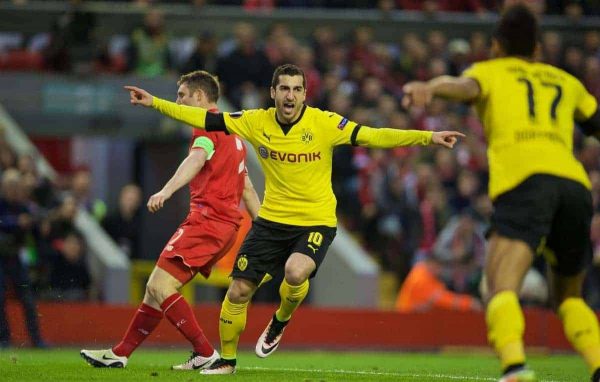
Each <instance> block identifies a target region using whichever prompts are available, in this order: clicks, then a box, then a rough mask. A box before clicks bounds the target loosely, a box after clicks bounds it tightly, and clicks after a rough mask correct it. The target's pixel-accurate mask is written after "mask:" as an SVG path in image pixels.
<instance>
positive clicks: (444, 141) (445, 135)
mask: <svg viewBox="0 0 600 382" xmlns="http://www.w3.org/2000/svg"><path fill="white" fill-rule="evenodd" d="M464 136H465V135H464V134H463V133H459V132H458V131H436V132H434V133H433V136H432V137H431V143H435V144H436V145H442V146H445V147H447V148H449V149H451V148H453V147H454V144H455V143H456V141H457V140H458V137H464Z"/></svg>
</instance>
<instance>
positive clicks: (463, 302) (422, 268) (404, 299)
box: [396, 257, 482, 313]
mask: <svg viewBox="0 0 600 382" xmlns="http://www.w3.org/2000/svg"><path fill="white" fill-rule="evenodd" d="M445 266H446V264H444V263H443V262H442V261H440V260H438V259H436V258H435V257H432V258H430V259H427V260H424V261H421V262H419V263H417V264H416V265H415V266H414V267H413V268H412V269H411V271H410V273H409V274H408V276H407V277H406V280H405V281H404V283H403V284H402V287H400V291H399V292H398V297H397V298H396V310H398V311H399V312H403V313H409V312H426V311H429V310H432V309H445V310H460V311H470V310H471V311H480V310H482V305H481V302H480V301H479V300H478V299H477V298H475V297H473V296H471V295H469V294H466V293H455V292H452V291H450V290H449V289H448V288H447V287H446V285H444V283H443V282H442V281H440V274H441V273H442V272H443V270H444V267H445Z"/></svg>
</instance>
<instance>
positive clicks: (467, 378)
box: [238, 366, 560, 382]
mask: <svg viewBox="0 0 600 382" xmlns="http://www.w3.org/2000/svg"><path fill="white" fill-rule="evenodd" d="M238 369H240V370H266V371H285V372H300V373H332V374H356V375H373V376H388V377H405V378H440V379H446V380H448V379H456V380H461V381H497V380H498V379H497V378H490V377H473V376H460V375H446V374H409V373H391V372H379V371H360V370H341V369H330V370H325V369H298V368H283V367H259V366H250V367H240V368H238ZM541 382H560V381H554V380H541Z"/></svg>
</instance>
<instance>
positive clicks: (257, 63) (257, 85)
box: [217, 23, 273, 109]
mask: <svg viewBox="0 0 600 382" xmlns="http://www.w3.org/2000/svg"><path fill="white" fill-rule="evenodd" d="M234 35H235V45H234V48H233V50H232V51H231V52H230V53H229V54H227V55H226V56H224V57H222V58H221V59H220V60H219V63H218V65H217V68H218V69H217V75H218V77H219V80H220V81H221V82H222V83H223V85H224V87H223V90H224V93H225V95H226V96H227V98H228V99H229V101H230V102H232V103H233V105H234V106H235V107H236V108H238V109H240V108H242V101H243V99H244V98H245V97H258V98H259V100H260V102H261V103H263V102H265V101H266V100H267V99H268V98H266V94H262V93H261V90H258V89H263V88H266V87H267V86H268V85H269V82H270V80H271V77H270V76H271V73H272V72H273V68H272V66H271V64H270V63H269V60H268V59H267V56H266V55H265V53H264V51H263V50H262V49H261V48H260V47H259V44H258V41H257V36H256V29H255V28H254V26H252V24H249V23H238V24H236V25H235V27H234Z"/></svg>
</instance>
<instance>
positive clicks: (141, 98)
mask: <svg viewBox="0 0 600 382" xmlns="http://www.w3.org/2000/svg"><path fill="white" fill-rule="evenodd" d="M123 87H124V88H125V89H126V90H129V97H130V99H129V102H131V104H132V105H142V106H146V107H150V106H152V94H150V93H148V92H147V91H145V90H144V89H140V88H138V87H135V86H123Z"/></svg>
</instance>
